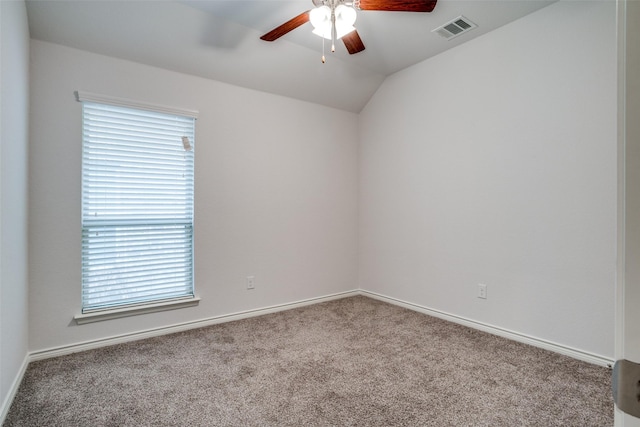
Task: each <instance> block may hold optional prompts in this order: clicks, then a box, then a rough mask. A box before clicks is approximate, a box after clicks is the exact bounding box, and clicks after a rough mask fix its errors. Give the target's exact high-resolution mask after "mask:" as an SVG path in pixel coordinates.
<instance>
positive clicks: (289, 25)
mask: <svg viewBox="0 0 640 427" xmlns="http://www.w3.org/2000/svg"><path fill="white" fill-rule="evenodd" d="M307 22H309V11H308V10H307V11H306V12H302V13H301V14H300V15H298V16H296V17H295V18H292V19H290V20H288V21H287V22H285V23H284V24H282V25H280V26H279V27H276V28H274V29H273V30H271V31H269V32H268V33H267V34H265V35H264V36H262V37H260V38H261V39H262V40H265V41H268V42H272V41H274V40H277V39H279V38H280V37H282V36H284V35H285V34H287V33H288V32H289V31H293V30H295V29H296V28H298V27H299V26H300V25H302V24H306V23H307Z"/></svg>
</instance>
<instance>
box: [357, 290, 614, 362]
mask: <svg viewBox="0 0 640 427" xmlns="http://www.w3.org/2000/svg"><path fill="white" fill-rule="evenodd" d="M360 294H361V295H364V296H367V297H370V298H374V299H377V300H380V301H384V302H388V303H390V304H394V305H397V306H400V307H404V308H408V309H410V310H413V311H417V312H420V313H424V314H427V315H429V316H433V317H438V318H440V319H444V320H447V321H450V322H453V323H458V324H460V325H463V326H467V327H469V328H473V329H478V330H480V331H483V332H488V333H490V334H493V335H498V336H500V337H504V338H508V339H510V340H513V341H518V342H522V343H525V344H529V345H532V346H534V347H539V348H543V349H545V350H549V351H553V352H555V353H560V354H563V355H565V356H569V357H572V358H574V359H578V360H582V361H584V362H588V363H592V364H594V365H599V366H604V367H608V368H611V367H612V366H613V363H614V361H613V359H609V358H606V357H603V356H600V355H597V354H593V353H589V352H586V351H583V350H578V349H575V348H571V347H567V346H565V345H561V344H557V343H554V342H551V341H547V340H543V339H540V338H536V337H532V336H529V335H526V334H521V333H519V332H514V331H510V330H508V329H504V328H500V327H497V326H493V325H489V324H486V323H483V322H478V321H475V320H471V319H467V318H464V317H461V316H456V315H454V314H450V313H446V312H443V311H440V310H435V309H432V308H429V307H425V306H422V305H418V304H414V303H410V302H407V301H402V300H400V299H397V298H392V297H389V296H386V295H381V294H378V293H375V292H370V291H365V290H360Z"/></svg>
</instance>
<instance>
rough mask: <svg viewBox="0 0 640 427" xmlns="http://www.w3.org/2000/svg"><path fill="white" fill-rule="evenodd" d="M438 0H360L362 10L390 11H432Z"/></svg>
mask: <svg viewBox="0 0 640 427" xmlns="http://www.w3.org/2000/svg"><path fill="white" fill-rule="evenodd" d="M437 2H438V0H360V9H361V10H385V11H389V12H431V11H432V10H433V9H434V8H435V7H436V3H437Z"/></svg>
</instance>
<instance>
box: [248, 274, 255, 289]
mask: <svg viewBox="0 0 640 427" xmlns="http://www.w3.org/2000/svg"><path fill="white" fill-rule="evenodd" d="M255 287H256V276H247V289H255Z"/></svg>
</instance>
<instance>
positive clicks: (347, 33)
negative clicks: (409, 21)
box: [260, 0, 437, 62]
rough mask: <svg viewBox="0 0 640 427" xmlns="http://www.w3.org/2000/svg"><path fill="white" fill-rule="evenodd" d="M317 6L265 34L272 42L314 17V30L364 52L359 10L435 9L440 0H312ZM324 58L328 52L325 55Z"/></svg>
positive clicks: (355, 51) (266, 38)
mask: <svg viewBox="0 0 640 427" xmlns="http://www.w3.org/2000/svg"><path fill="white" fill-rule="evenodd" d="M312 2H313V4H314V6H315V8H313V9H311V10H307V11H306V12H302V13H301V14H300V15H298V16H296V17H294V18H292V19H290V20H288V21H287V22H285V23H284V24H282V25H280V26H279V27H276V28H274V29H273V30H271V31H269V32H268V33H266V34H265V35H263V36H262V37H260V38H261V39H262V40H265V41H268V42H272V41H274V40H277V39H279V38H280V37H282V36H284V35H285V34H287V33H288V32H290V31H293V30H295V29H296V28H298V27H299V26H301V25H302V24H306V23H307V22H309V21H311V24H312V25H313V26H314V31H313V32H314V34H317V35H319V36H321V37H324V38H326V39H330V40H331V41H332V49H331V50H332V51H334V50H335V47H334V45H333V42H335V40H337V39H342V41H343V43H344V45H345V47H346V48H347V51H348V52H349V54H351V55H353V54H355V53H358V52H362V51H363V50H364V49H365V48H364V43H363V42H362V39H361V38H360V35H359V34H358V31H357V30H356V29H355V27H354V26H353V24H354V22H355V19H356V16H355V15H356V10H378V11H388V12H431V11H432V10H433V9H434V8H435V7H436V3H437V0H312ZM322 62H324V55H323V56H322Z"/></svg>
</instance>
